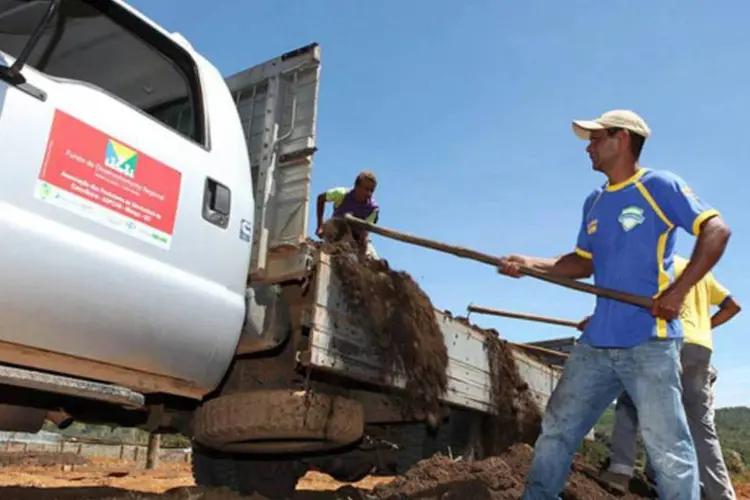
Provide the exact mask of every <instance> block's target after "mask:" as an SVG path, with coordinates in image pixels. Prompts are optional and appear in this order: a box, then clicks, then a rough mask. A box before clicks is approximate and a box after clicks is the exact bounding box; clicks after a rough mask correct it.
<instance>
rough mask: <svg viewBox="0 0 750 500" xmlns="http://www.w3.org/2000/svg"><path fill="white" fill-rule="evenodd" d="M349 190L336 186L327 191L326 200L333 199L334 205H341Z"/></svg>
mask: <svg viewBox="0 0 750 500" xmlns="http://www.w3.org/2000/svg"><path fill="white" fill-rule="evenodd" d="M348 192H349V190H348V189H347V188H345V187H335V188H331V189H329V190H328V191H326V201H332V202H333V204H334V206H337V207H338V206H339V205H341V203H343V201H344V196H346V193H348Z"/></svg>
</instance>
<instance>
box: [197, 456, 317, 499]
mask: <svg viewBox="0 0 750 500" xmlns="http://www.w3.org/2000/svg"><path fill="white" fill-rule="evenodd" d="M192 468H193V479H194V480H195V484H196V485H198V486H206V487H209V488H228V489H230V490H232V491H235V492H237V493H239V494H241V495H252V494H253V493H258V494H260V495H262V496H264V497H267V498H271V499H282V498H290V497H291V496H292V495H293V494H294V491H295V489H296V487H297V482H298V481H299V479H300V478H301V477H302V476H304V475H305V472H307V465H305V464H304V463H302V462H299V461H296V460H289V459H277V458H268V457H264V458H263V459H260V458H253V457H244V456H242V455H230V454H226V453H221V452H215V451H213V450H207V449H205V448H203V447H202V446H201V445H199V444H195V443H194V444H193V467H192Z"/></svg>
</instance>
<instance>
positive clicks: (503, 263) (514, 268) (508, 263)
mask: <svg viewBox="0 0 750 500" xmlns="http://www.w3.org/2000/svg"><path fill="white" fill-rule="evenodd" d="M530 261H531V259H530V258H529V257H526V256H524V255H509V256H507V257H501V258H500V261H499V262H498V266H497V272H499V273H500V274H504V275H505V276H510V277H511V278H520V277H521V276H523V275H522V274H521V271H520V268H521V266H524V267H531V266H530Z"/></svg>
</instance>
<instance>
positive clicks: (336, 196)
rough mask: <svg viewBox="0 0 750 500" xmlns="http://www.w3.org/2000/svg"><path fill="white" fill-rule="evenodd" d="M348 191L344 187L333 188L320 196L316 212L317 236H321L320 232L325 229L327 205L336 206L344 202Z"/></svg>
mask: <svg viewBox="0 0 750 500" xmlns="http://www.w3.org/2000/svg"><path fill="white" fill-rule="evenodd" d="M346 193H347V189H346V188H343V187H336V188H331V189H329V190H327V191H323V192H322V193H320V194H319V195H318V206H317V210H316V214H315V215H316V216H317V222H318V224H317V228H316V229H315V234H317V235H318V236H320V234H319V233H320V232H321V231H322V228H323V215H324V214H325V210H326V203H327V202H333V203H334V204H339V203H341V202H342V201H343V200H344V196H346Z"/></svg>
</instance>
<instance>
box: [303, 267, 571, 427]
mask: <svg viewBox="0 0 750 500" xmlns="http://www.w3.org/2000/svg"><path fill="white" fill-rule="evenodd" d="M329 258H330V256H329V255H328V254H326V253H323V252H318V256H317V258H316V263H315V264H316V272H315V274H316V277H315V282H314V284H313V287H314V306H313V313H312V328H311V332H310V346H309V351H310V363H311V365H312V366H313V367H314V368H317V369H320V370H326V371H329V372H335V373H338V374H340V375H343V376H346V377H349V378H353V379H356V380H360V381H363V382H369V383H374V384H378V385H381V386H394V387H401V388H403V387H404V378H403V374H401V373H393V372H391V371H390V370H386V369H385V367H386V366H387V364H386V363H385V362H384V360H383V359H382V351H380V349H379V348H377V347H376V346H375V345H374V344H373V342H371V337H370V336H368V334H367V333H366V332H363V331H361V330H360V329H358V328H356V327H353V326H352V324H351V321H349V315H348V313H347V311H346V307H345V305H344V300H343V299H342V296H341V294H340V292H339V290H340V285H339V282H338V280H337V279H336V277H335V275H334V273H333V272H332V269H331V266H330V262H329ZM435 314H436V315H437V319H438V322H439V324H440V327H441V330H442V332H443V337H444V339H445V343H446V346H447V348H448V355H449V363H448V390H447V391H446V394H445V397H444V401H445V402H447V403H451V404H454V405H457V406H461V407H464V408H469V409H474V410H479V411H484V412H487V411H491V406H490V395H491V391H490V376H489V375H490V373H489V363H488V358H487V352H486V350H485V342H486V341H485V339H484V336H483V335H482V333H481V332H479V331H477V330H476V329H474V328H471V327H470V326H467V325H466V324H464V323H462V322H460V321H457V320H455V319H453V318H452V317H451V316H450V315H449V314H446V313H444V312H443V311H440V310H436V311H435ZM513 354H514V356H515V359H516V363H517V365H518V369H519V371H520V374H521V377H522V378H523V379H524V380H525V381H526V382H527V383H528V384H529V388H530V390H531V392H532V394H533V397H534V399H535V400H536V402H537V403H538V404H539V405H540V408H541V409H544V406H545V405H546V403H547V400H548V399H549V395H550V394H551V393H552V389H553V388H554V386H555V384H556V383H557V380H558V379H559V377H560V374H561V372H560V370H559V369H557V368H553V367H552V366H549V365H546V364H543V363H541V362H539V361H538V360H537V359H535V358H534V357H532V356H530V355H528V354H526V353H525V352H522V351H519V350H517V349H513Z"/></svg>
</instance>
